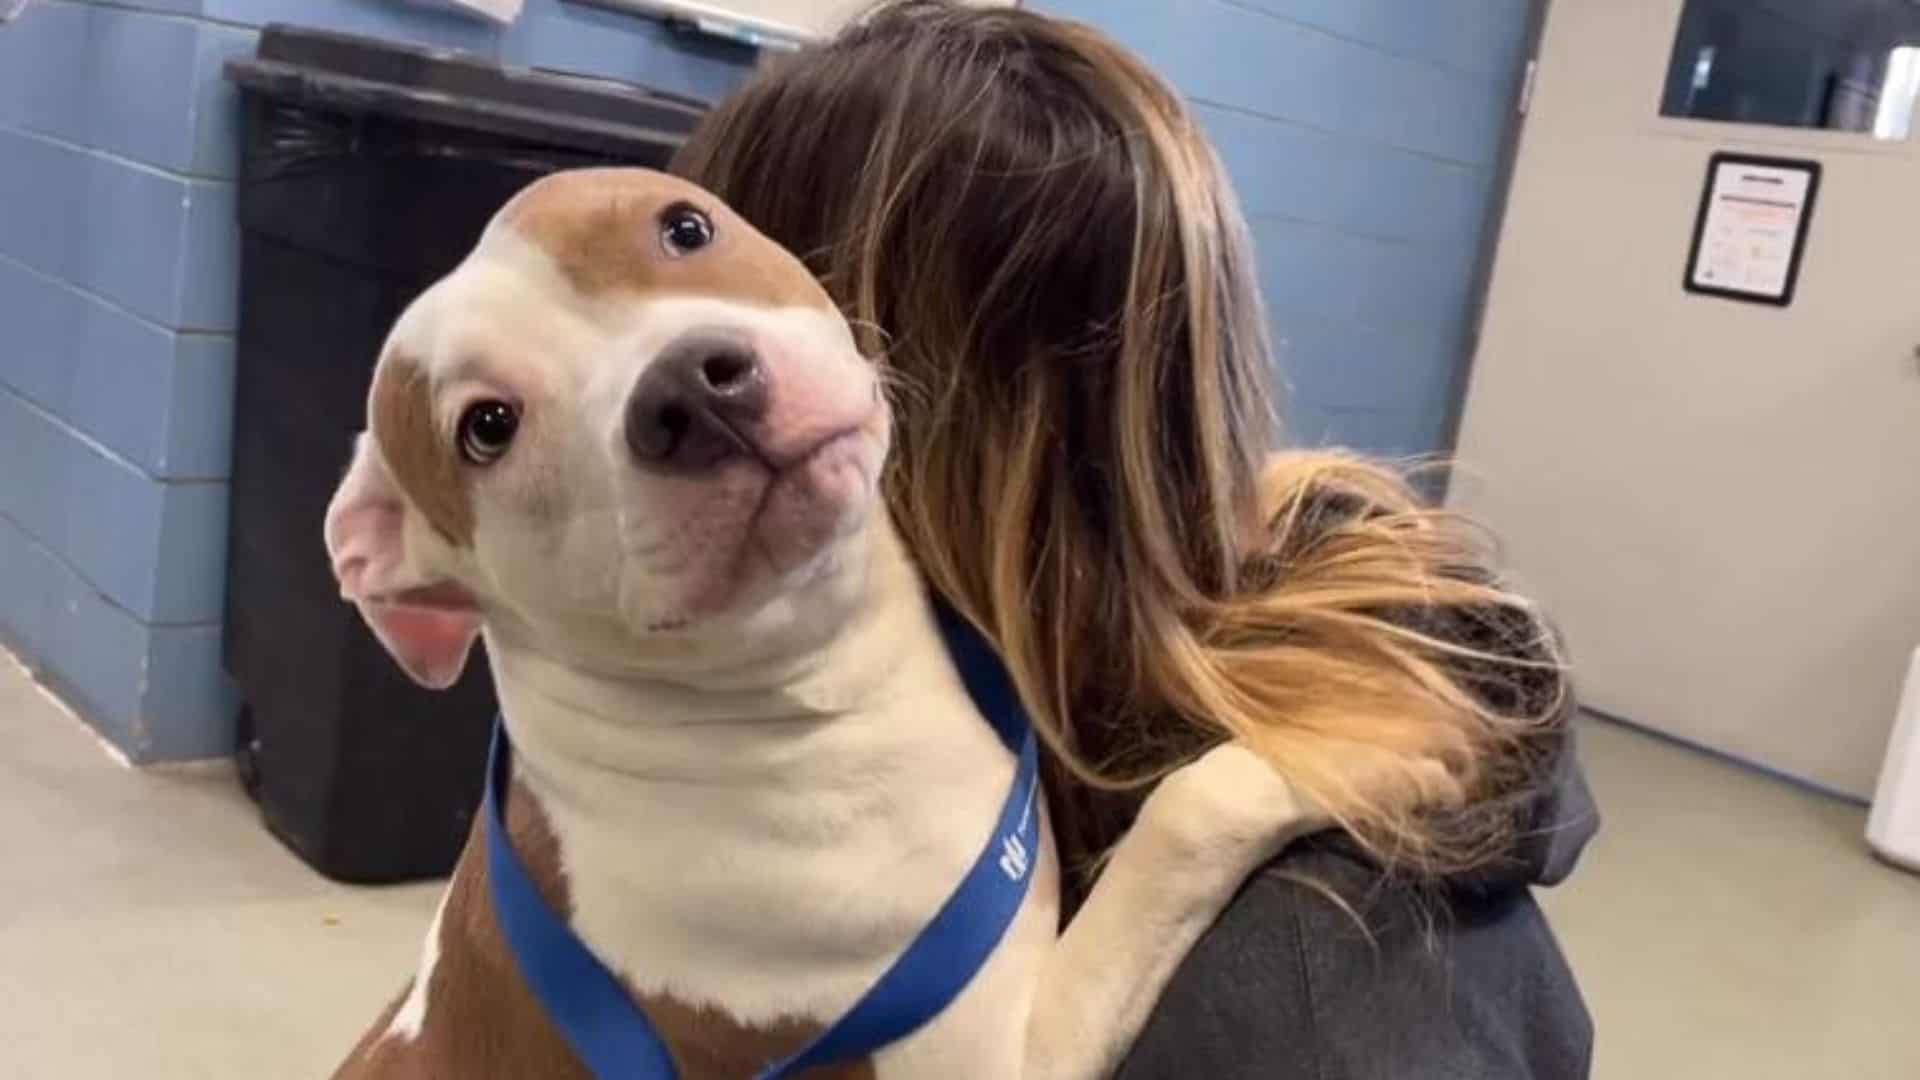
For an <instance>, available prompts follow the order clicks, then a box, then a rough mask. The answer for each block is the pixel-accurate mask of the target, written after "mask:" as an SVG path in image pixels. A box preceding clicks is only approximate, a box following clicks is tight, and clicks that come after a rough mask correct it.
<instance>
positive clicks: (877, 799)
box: [489, 531, 1013, 1021]
mask: <svg viewBox="0 0 1920 1080" xmlns="http://www.w3.org/2000/svg"><path fill="white" fill-rule="evenodd" d="M869 559H870V562H871V571H870V572H871V574H872V575H873V578H872V580H870V581H869V582H868V583H867V586H866V588H865V589H864V595H865V597H866V598H867V599H866V601H865V602H864V603H863V604H862V605H860V606H859V609H858V610H857V611H856V612H855V613H854V616H853V617H852V618H850V619H848V620H847V621H846V622H845V623H844V625H842V626H841V627H840V628H839V630H838V632H837V633H835V634H834V635H832V636H831V637H830V638H829V639H828V640H826V642H825V644H824V646H823V649H822V651H821V652H820V654H819V656H818V658H817V661H816V662H809V663H799V664H792V665H789V666H788V668H787V670H789V671H790V672H793V673H797V674H793V675H792V677H790V678H784V679H780V680H774V681H771V682H766V683H764V684H760V683H756V682H755V681H754V680H744V681H743V680H737V679H736V680H732V681H733V683H734V685H735V688H734V689H725V690H717V689H713V688H711V687H708V688H704V689H690V688H688V687H686V686H684V685H680V684H675V683H670V682H664V681H649V680H639V679H614V678H609V677H607V676H605V675H596V674H591V673H585V672H582V671H579V670H576V669H574V668H570V667H569V666H567V665H565V664H562V663H559V662H556V661H555V660H554V659H552V658H550V657H547V656H544V655H542V654H540V653H537V652H535V651H533V650H529V649H522V648H519V647H517V644H516V643H514V642H508V641H502V642H498V643H497V644H496V643H495V642H494V641H493V640H492V639H491V638H490V640H489V647H490V648H492V649H495V650H497V654H496V655H495V656H494V657H493V663H494V672H495V678H496V681H497V683H498V686H499V689H500V697H501V702H502V706H503V708H504V711H505V715H506V720H507V725H508V729H509V732H510V733H511V735H512V738H513V742H514V747H515V775H516V778H517V779H518V780H520V781H522V782H523V783H524V785H525V787H526V788H527V789H528V790H529V792H530V794H531V795H532V796H533V797H534V798H535V799H536V800H537V801H538V803H539V804H540V806H541V808H542V810H543V811H544V814H545V816H546V817H547V818H548V819H549V821H550V824H551V828H552V831H553V832H554V834H555V835H556V837H557V839H558V841H559V847H560V851H561V857H562V862H563V864H564V872H565V874H566V877H567V879H568V891H569V894H570V897H571V901H572V903H571V907H572V909H573V910H572V920H571V921H572V922H573V924H574V927H575V929H576V931H577V932H578V933H580V935H581V937H582V938H583V940H585V941H586V942H587V944H588V946H589V947H590V948H592V949H593V950H594V952H595V953H596V954H598V955H599V956H600V957H601V958H602V959H603V960H605V961H606V962H608V964H609V966H610V967H612V968H613V969H614V970H615V971H616V972H618V973H620V974H621V975H622V976H623V977H625V978H627V979H628V980H629V981H630V983H632V984H633V985H634V986H636V987H637V988H638V990H639V992H641V993H643V994H646V993H653V992H664V993H670V994H671V995H672V996H674V997H675V998H676V999H678V1000H683V1001H695V1002H709V1003H719V1004H721V1005H724V1006H725V1007H726V1008H727V1010H728V1011H729V1012H730V1013H731V1014H732V1015H734V1016H736V1017H739V1018H742V1019H746V1020H754V1021H770V1020H771V1019H773V1018H777V1017H780V1016H814V1017H832V1016H835V1015H838V1013H839V1012H840V1011H842V1010H844V1009H845V1008H846V1007H847V1006H848V1005H849V1004H850V1003H851V1002H852V1001H853V1000H854V998H855V997H857V995H858V994H859V993H860V992H862V991H863V990H864V989H865V988H866V987H867V986H869V985H871V983H872V981H873V979H875V978H877V977H878V974H879V972H880V970H881V969H882V968H883V966H884V964H885V962H886V961H887V960H888V958H889V957H891V956H893V955H897V953H898V951H899V950H900V949H901V948H903V947H904V946H905V944H906V942H907V941H908V940H909V939H910V938H911V937H912V935H913V934H915V933H917V932H918V931H919V929H920V928H921V927H922V926H924V925H925V923H926V920H927V919H928V918H930V917H931V915H932V913H933V911H934V910H936V909H937V908H938V906H939V904H940V903H941V902H942V901H943V900H944V899H945V896H946V893H947V891H948V890H949V889H950V888H951V883H952V882H954V881H956V880H958V879H959V877H960V876H961V874H962V873H964V871H965V869H966V868H967V867H968V866H969V865H971V863H972V861H973V859H974V858H975V857H976V856H977V855H978V853H979V844H980V835H981V832H980V830H982V829H984V828H985V826H986V823H987V822H990V821H992V820H993V818H994V815H995V814H996V813H997V812H998V809H999V806H1000V804H1001V802H1002V801H1003V800H1004V798H1005V795H1006V792H1007V790H1008V785H1009V783H1010V781H1011V778H1012V774H1013V755H1012V754H1011V753H1009V752H1008V750H1007V749H1006V747H1005V746H1003V745H1002V744H1001V743H1000V741H999V737H998V736H997V735H996V734H995V733H994V731H993V729H992V727H991V726H990V725H988V724H987V723H986V722H985V721H984V720H983V719H982V718H981V717H980V716H979V715H978V713H977V712H976V711H975V710H974V708H973V707H972V703H971V701H970V699H969V698H968V697H967V695H966V692H965V690H964V688H963V687H962V685H961V683H960V680H959V677H958V675H957V674H956V672H955V671H954V668H953V665H952V663H951V661H950V660H949V658H948V656H947V653H946V649H945V645H944V643H943V641H942V639H941V636H940V633H939V630H938V627H937V624H936V623H935V621H934V618H933V615H932V612H931V610H930V608H929V606H928V603H927V599H926V595H925V591H924V589H923V588H922V586H921V584H920V581H919V579H918V575H917V573H916V571H915V570H914V569H913V568H912V566H911V565H910V564H909V563H908V561H907V559H906V557H905V554H904V551H903V549H902V548H901V546H900V544H899V542H898V540H897V538H893V537H891V536H890V535H885V534H881V533H879V532H878V531H876V541H875V543H874V545H873V547H872V549H871V551H870V553H869ZM956 822H962V823H965V825H964V827H960V828H956V827H955V823H956ZM749 865H750V867H751V869H744V868H743V867H745V866H749ZM856 882H860V883H876V884H877V883H882V882H884V883H885V887H884V888H878V887H875V888H861V889H858V890H856V891H855V892H854V893H853V894H851V895H850V894H849V892H848V889H849V883H856ZM822 957H833V958H835V960H834V963H833V964H823V961H822Z"/></svg>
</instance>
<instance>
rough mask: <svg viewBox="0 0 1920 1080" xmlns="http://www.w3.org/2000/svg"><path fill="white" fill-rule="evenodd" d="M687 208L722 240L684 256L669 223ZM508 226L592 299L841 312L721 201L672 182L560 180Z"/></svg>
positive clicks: (600, 172)
mask: <svg viewBox="0 0 1920 1080" xmlns="http://www.w3.org/2000/svg"><path fill="white" fill-rule="evenodd" d="M680 203H687V204H690V205H692V206H694V207H696V208H698V209H699V210H701V211H703V212H704V213H706V214H707V216H708V217H709V218H711V219H712V220H713V223H714V236H713V242H712V243H711V244H709V245H708V246H706V247H704V248H702V249H700V250H698V251H694V252H689V253H686V254H684V255H679V256H675V255H671V254H669V253H668V252H667V250H666V248H665V247H664V246H663V245H662V243H661V237H660V230H661V223H660V216H661V214H662V213H663V212H664V211H665V210H667V209H668V208H669V207H672V206H675V205H676V204H680ZM499 223H500V224H501V225H504V226H506V227H508V228H511V229H512V230H513V231H514V232H515V233H517V234H518V235H520V236H521V237H523V238H525V239H527V240H528V241H531V242H532V243H533V244H534V245H536V246H538V247H539V248H541V249H542V250H543V251H545V252H546V253H547V254H548V255H550V256H551V257H552V258H553V260H554V262H555V264H556V265H558V266H559V268H560V272H561V273H562V274H563V275H564V276H565V277H566V278H567V280H568V282H570V283H571V284H572V285H573V287H574V288H576V289H578V290H580V291H581V292H582V293H585V294H587V295H589V296H601V295H605V294H608V293H624V292H630V293H682V294H690V295H697V296H711V297H717V298H723V299H728V300H738V301H744V302H747V303H755V304H763V305H766V306H769V307H817V308H828V309H831V307H832V301H831V300H829V299H828V298H827V294H826V291H825V290H824V289H822V288H821V287H820V283H819V282H817V281H815V280H814V277H813V275H812V274H811V273H810V272H808V270H807V268H806V267H805V266H803V265H802V264H801V262H800V260H798V259H796V258H794V257H793V256H792V255H790V254H788V253H787V251H786V249H784V248H782V247H780V246H779V245H778V244H775V243H774V242H773V241H772V240H769V239H767V238H766V237H765V236H763V235H761V233H760V232H759V231H758V230H756V229H754V228H753V226H751V225H748V224H747V222H746V220H745V219H743V218H741V217H740V216H739V215H738V214H735V213H734V212H733V211H732V210H731V209H729V208H728V207H727V206H726V204H724V203H722V202H721V201H720V200H719V199H717V198H715V197H714V196H712V195H710V194H708V193H707V192H706V191H704V190H703V189H701V188H698V187H695V186H694V185H692V184H690V183H688V182H686V181H685V180H681V179H680V178H678V177H675V176H669V175H667V174H666V173H658V172H652V171H650V170H647V169H581V170H577V171H573V172H565V173H559V174H557V175H554V176H551V177H548V178H546V179H544V180H541V181H539V182H538V183H535V184H533V185H532V186H530V187H528V188H527V189H526V190H525V191H523V192H521V193H520V194H519V195H518V196H517V197H515V198H514V200H513V201H512V202H511V203H509V204H508V205H507V208H506V209H505V210H502V211H501V213H500V217H499Z"/></svg>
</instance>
